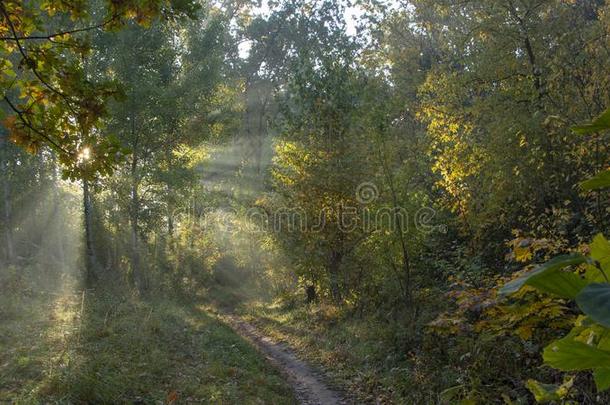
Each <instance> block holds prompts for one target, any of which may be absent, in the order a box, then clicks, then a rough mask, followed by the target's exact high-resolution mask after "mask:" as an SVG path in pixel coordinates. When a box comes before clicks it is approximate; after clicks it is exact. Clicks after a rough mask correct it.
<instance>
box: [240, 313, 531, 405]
mask: <svg viewBox="0 0 610 405" xmlns="http://www.w3.org/2000/svg"><path fill="white" fill-rule="evenodd" d="M244 318H245V319H247V320H248V321H249V322H251V323H253V324H255V325H257V327H258V328H259V329H260V330H262V331H263V333H265V334H266V335H268V336H270V337H271V338H272V339H274V340H275V341H279V342H286V343H287V344H288V345H290V346H291V347H292V348H294V349H295V350H296V351H297V353H298V354H299V355H300V356H301V357H302V358H304V359H306V360H308V361H309V362H310V363H312V364H315V365H317V366H319V367H320V368H323V369H325V370H326V371H327V374H328V376H329V377H330V379H331V380H333V382H334V383H335V384H336V385H340V386H343V387H344V388H345V390H346V391H347V392H349V393H350V395H352V396H355V397H357V398H358V399H359V401H360V402H361V403H376V404H404V403H410V404H411V403H417V404H420V403H421V404H424V403H430V404H431V403H443V404H444V403H464V404H470V403H473V404H474V403H501V404H505V403H511V404H527V403H531V397H530V396H529V394H528V392H527V391H526V390H525V388H523V386H522V385H520V381H523V380H525V379H526V378H527V376H525V375H523V376H521V375H519V374H518V372H519V370H521V369H522V368H523V364H522V363H523V361H524V359H523V358H522V357H523V356H521V354H520V350H519V347H518V344H517V343H514V340H510V339H504V340H493V339H490V340H489V341H486V340H485V339H464V340H460V341H451V340H442V339H438V338H436V337H435V336H433V335H429V334H426V333H424V332H423V331H424V330H425V323H426V322H427V321H426V319H425V318H423V317H420V319H419V320H417V321H412V320H408V319H402V318H397V319H391V317H380V316H374V315H370V314H369V315H361V314H357V313H354V311H353V310H350V308H347V307H344V308H337V307H335V306H332V305H327V304H312V305H309V306H308V305H285V304H281V303H276V304H266V305H264V304H260V305H257V306H251V307H250V308H248V309H244ZM473 354H476V356H474V355H473ZM540 371H542V370H540ZM511 378H512V379H513V380H511ZM460 401H461V402H460ZM507 401H508V402H507Z"/></svg>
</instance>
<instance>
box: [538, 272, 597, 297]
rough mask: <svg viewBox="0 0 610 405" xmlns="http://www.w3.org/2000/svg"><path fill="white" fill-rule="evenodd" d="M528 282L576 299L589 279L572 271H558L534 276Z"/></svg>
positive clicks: (555, 293)
mask: <svg viewBox="0 0 610 405" xmlns="http://www.w3.org/2000/svg"><path fill="white" fill-rule="evenodd" d="M527 284H528V285H531V286H532V287H534V288H536V289H538V290H540V291H542V292H545V293H549V294H552V295H556V296H558V297H561V298H570V299H574V298H575V297H576V296H577V295H578V294H579V293H580V291H581V290H582V289H583V288H585V287H586V285H587V281H586V280H584V279H582V278H581V277H579V276H578V275H577V274H575V273H572V272H564V271H556V272H546V273H542V274H540V275H539V276H537V277H532V278H531V279H530V280H528V281H527Z"/></svg>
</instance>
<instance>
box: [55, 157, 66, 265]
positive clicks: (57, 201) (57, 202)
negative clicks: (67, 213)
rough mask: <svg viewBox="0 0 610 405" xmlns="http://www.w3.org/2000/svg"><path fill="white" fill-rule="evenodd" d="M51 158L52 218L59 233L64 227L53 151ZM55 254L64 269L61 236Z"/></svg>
mask: <svg viewBox="0 0 610 405" xmlns="http://www.w3.org/2000/svg"><path fill="white" fill-rule="evenodd" d="M52 159H53V172H52V176H53V220H54V221H55V227H56V228H55V229H56V230H57V231H58V233H57V235H61V234H62V228H63V229H65V228H64V224H63V222H61V221H60V220H59V217H60V212H59V208H60V204H61V197H60V195H59V176H58V173H57V172H58V171H59V166H58V165H57V157H56V156H55V154H54V153H53V155H52ZM57 255H58V256H59V263H60V266H61V268H62V270H65V267H66V253H65V248H64V239H63V238H58V240H57Z"/></svg>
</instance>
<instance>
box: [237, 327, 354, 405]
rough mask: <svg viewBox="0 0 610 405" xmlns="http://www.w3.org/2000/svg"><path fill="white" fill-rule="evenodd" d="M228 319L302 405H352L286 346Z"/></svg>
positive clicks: (252, 328)
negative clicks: (265, 359) (275, 369)
mask: <svg viewBox="0 0 610 405" xmlns="http://www.w3.org/2000/svg"><path fill="white" fill-rule="evenodd" d="M227 319H228V321H229V324H230V325H231V326H232V327H233V329H234V330H235V331H236V332H237V333H239V334H240V335H241V336H243V337H244V338H246V339H248V340H249V341H251V342H252V343H253V344H254V345H255V346H256V347H257V348H258V349H259V350H260V351H261V352H262V353H263V354H264V355H265V357H266V358H267V359H268V360H269V361H270V362H271V363H272V364H273V365H274V366H275V367H277V368H278V369H279V370H280V371H281V372H282V374H284V376H285V377H286V379H287V380H288V382H289V383H290V385H291V386H292V388H293V390H294V392H295V396H296V398H297V400H298V401H299V403H300V404H302V405H343V404H348V403H350V402H349V401H347V400H346V399H344V398H343V397H342V396H341V395H340V394H339V393H338V392H337V391H334V390H332V389H331V388H329V387H328V385H326V384H325V383H324V381H323V379H324V377H323V376H322V375H320V373H316V372H315V371H314V370H313V369H312V368H311V367H310V366H309V365H308V364H307V363H305V362H303V361H301V360H299V359H298V358H297V356H296V355H295V354H294V353H293V352H292V351H291V350H290V349H289V348H287V347H286V346H285V345H282V344H279V343H276V342H274V341H272V340H271V339H269V338H268V337H266V336H264V335H262V334H261V333H260V332H259V331H258V330H257V329H256V328H255V327H254V326H253V325H251V324H250V323H248V322H246V321H244V320H242V319H239V318H238V317H236V316H232V315H228V316H227Z"/></svg>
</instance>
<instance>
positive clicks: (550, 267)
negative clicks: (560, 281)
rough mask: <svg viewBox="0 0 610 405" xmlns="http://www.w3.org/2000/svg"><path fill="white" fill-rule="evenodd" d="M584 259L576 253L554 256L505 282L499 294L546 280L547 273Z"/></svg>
mask: <svg viewBox="0 0 610 405" xmlns="http://www.w3.org/2000/svg"><path fill="white" fill-rule="evenodd" d="M585 261H586V258H585V257H584V256H582V255H580V254H577V253H572V254H568V255H561V256H557V257H554V258H552V259H551V260H549V261H548V262H546V263H544V264H542V265H540V266H538V267H536V268H535V269H533V270H530V271H528V272H527V273H525V274H523V275H522V276H521V277H519V278H517V279H515V280H513V281H511V282H509V283H506V284H505V285H504V287H502V288H501V289H500V294H501V295H508V294H512V293H514V292H517V291H518V290H519V289H520V288H521V287H523V285H525V284H530V285H533V284H532V283H535V284H537V279H542V280H544V279H545V278H547V281H548V280H549V279H548V276H549V274H551V273H554V272H557V271H559V270H561V269H563V268H564V267H567V266H572V265H576V264H581V263H584V262H585ZM542 280H541V281H542Z"/></svg>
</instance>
